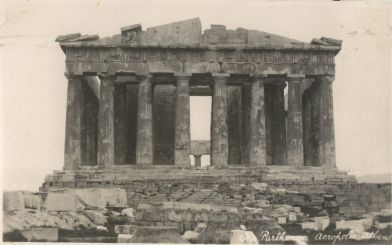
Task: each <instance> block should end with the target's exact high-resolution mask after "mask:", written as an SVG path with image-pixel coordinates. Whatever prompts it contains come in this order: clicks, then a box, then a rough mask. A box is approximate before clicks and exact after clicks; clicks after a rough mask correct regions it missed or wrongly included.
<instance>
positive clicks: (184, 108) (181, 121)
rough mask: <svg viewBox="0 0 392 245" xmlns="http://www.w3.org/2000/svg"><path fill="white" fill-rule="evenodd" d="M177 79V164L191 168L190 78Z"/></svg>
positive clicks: (177, 77)
mask: <svg viewBox="0 0 392 245" xmlns="http://www.w3.org/2000/svg"><path fill="white" fill-rule="evenodd" d="M176 79H177V81H176V82H177V90H176V120H175V124H176V126H175V164H176V165H178V166H190V158H189V152H190V140H191V131H190V130H191V129H190V108H189V106H190V104H189V103H190V102H189V80H190V76H184V75H183V74H177V76H176Z"/></svg>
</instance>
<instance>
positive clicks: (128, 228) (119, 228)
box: [114, 225, 137, 235]
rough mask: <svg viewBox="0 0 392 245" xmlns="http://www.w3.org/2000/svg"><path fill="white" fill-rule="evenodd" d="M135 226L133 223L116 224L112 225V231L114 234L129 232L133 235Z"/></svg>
mask: <svg viewBox="0 0 392 245" xmlns="http://www.w3.org/2000/svg"><path fill="white" fill-rule="evenodd" d="M136 229H137V227H136V226H134V225H116V226H115V227H114V232H115V233H116V234H130V235H133V234H134V233H135V231H136Z"/></svg>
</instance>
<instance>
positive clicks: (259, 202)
mask: <svg viewBox="0 0 392 245" xmlns="http://www.w3.org/2000/svg"><path fill="white" fill-rule="evenodd" d="M256 205H257V207H260V208H266V207H270V206H271V204H270V202H269V201H268V200H256Z"/></svg>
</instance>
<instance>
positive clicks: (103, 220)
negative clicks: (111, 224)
mask: <svg viewBox="0 0 392 245" xmlns="http://www.w3.org/2000/svg"><path fill="white" fill-rule="evenodd" d="M83 214H84V215H86V216H87V217H88V218H89V219H90V220H91V221H92V222H93V223H94V224H96V225H98V226H103V225H106V224H107V223H108V219H107V217H106V216H105V215H103V214H102V212H98V211H92V210H85V211H84V212H83ZM97 229H98V228H97Z"/></svg>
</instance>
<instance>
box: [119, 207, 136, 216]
mask: <svg viewBox="0 0 392 245" xmlns="http://www.w3.org/2000/svg"><path fill="white" fill-rule="evenodd" d="M121 213H122V214H125V215H126V216H128V217H130V218H133V217H135V214H134V213H135V210H134V209H133V208H126V209H123V210H122V211H121Z"/></svg>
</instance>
